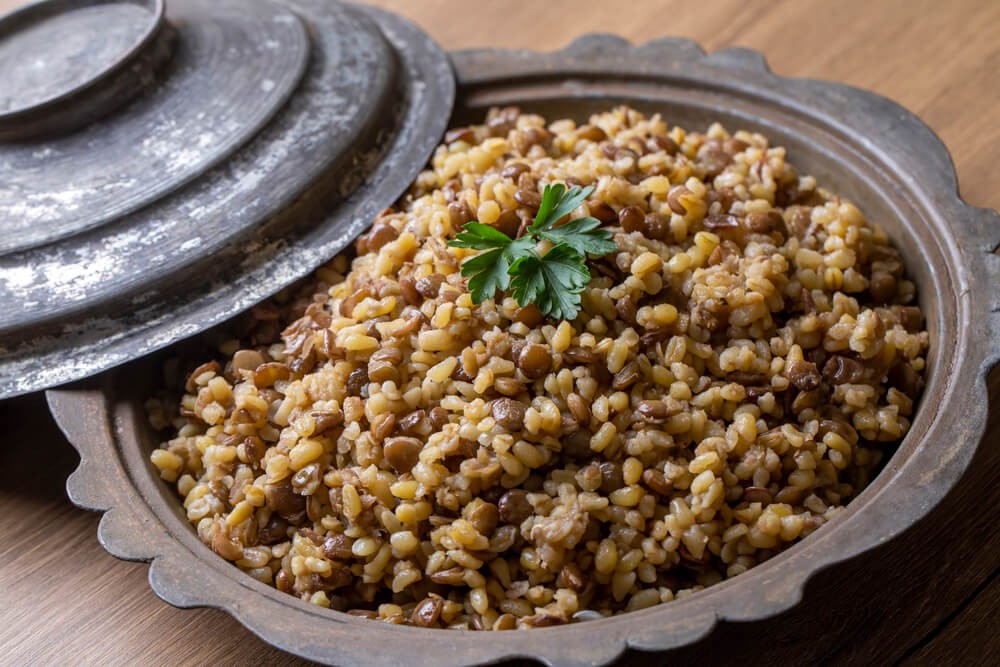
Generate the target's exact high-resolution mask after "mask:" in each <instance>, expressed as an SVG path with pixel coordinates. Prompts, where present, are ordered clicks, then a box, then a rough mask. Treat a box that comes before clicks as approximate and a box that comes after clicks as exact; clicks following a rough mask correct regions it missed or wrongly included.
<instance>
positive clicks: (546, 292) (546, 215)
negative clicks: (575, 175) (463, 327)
mask: <svg viewBox="0 0 1000 667" xmlns="http://www.w3.org/2000/svg"><path fill="white" fill-rule="evenodd" d="M593 192H594V188H593V186H591V187H587V188H582V189H581V188H578V187H576V186H574V187H572V188H570V189H569V190H567V189H566V186H565V185H563V184H561V183H556V184H554V185H546V186H545V190H544V192H543V193H542V203H541V205H540V206H539V207H538V213H537V214H536V215H535V222H534V224H532V225H531V226H530V227H528V229H527V231H526V232H525V234H524V236H521V237H520V238H517V239H512V238H510V237H509V236H507V235H506V234H504V233H503V232H501V231H500V230H498V229H496V228H494V227H490V226H489V225H484V224H483V223H481V222H475V221H473V222H468V223H466V224H465V226H464V227H463V230H464V231H462V233H460V234H459V235H458V236H456V237H455V239H454V240H452V241H449V242H448V245H449V246H451V247H453V248H471V249H473V250H480V251H482V252H480V253H479V254H478V255H476V256H475V257H470V258H469V259H467V260H465V261H464V262H463V263H462V275H463V276H465V277H466V278H469V291H470V292H471V293H472V300H473V302H474V303H482V302H483V301H486V300H487V299H492V298H493V296H494V295H495V294H496V292H497V291H498V290H499V291H501V292H504V291H507V290H508V289H509V290H510V293H511V296H513V297H514V299H515V300H516V301H517V303H518V305H520V306H527V305H528V304H530V303H533V304H535V305H536V306H538V309H539V310H540V311H541V313H542V314H543V315H550V316H552V317H554V318H557V319H566V320H571V319H573V318H575V317H576V315H577V313H579V312H580V293H581V292H583V288H584V287H586V286H587V283H588V282H590V271H589V270H588V269H587V261H586V260H587V255H598V256H600V255H606V254H608V253H609V252H613V251H614V250H615V249H616V246H615V244H614V243H613V242H612V240H611V232H609V231H607V230H606V229H599V227H600V226H601V222H600V221H599V220H597V219H596V218H589V217H588V218H578V219H577V220H570V221H569V222H566V223H565V224H562V225H558V226H557V224H558V222H559V221H560V220H562V219H563V218H565V217H566V216H567V215H569V214H570V213H572V212H573V211H574V210H575V209H576V208H577V207H578V206H579V205H580V204H582V203H583V202H584V200H586V199H587V197H589V196H590V195H591V194H592V193H593ZM540 240H545V241H548V242H549V243H551V244H552V247H551V248H550V249H549V251H548V252H547V253H545V254H544V255H539V254H538V253H537V252H536V251H535V246H536V244H537V243H538V241H540Z"/></svg>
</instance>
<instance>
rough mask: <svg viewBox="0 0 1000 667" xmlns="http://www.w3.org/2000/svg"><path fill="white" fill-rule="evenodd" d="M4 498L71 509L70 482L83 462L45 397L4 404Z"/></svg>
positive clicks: (0, 486) (0, 461)
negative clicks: (64, 433) (59, 504)
mask: <svg viewBox="0 0 1000 667" xmlns="http://www.w3.org/2000/svg"><path fill="white" fill-rule="evenodd" d="M0 423H2V424H4V425H5V429H4V434H3V436H2V438H0V496H2V495H16V496H18V497H19V498H20V499H22V500H29V499H30V500H33V501H35V502H52V501H58V502H61V503H64V504H66V505H70V504H71V503H70V501H69V498H68V497H67V496H66V478H67V477H69V475H70V473H72V472H73V471H74V470H75V469H76V466H77V465H78V464H79V462H80V457H79V456H78V455H77V453H76V450H75V449H73V446H72V445H70V444H69V442H68V441H67V440H66V438H65V437H63V434H62V432H61V431H60V430H59V427H58V426H56V424H55V422H54V421H53V420H52V417H50V416H49V410H48V406H47V405H46V403H45V394H42V393H38V394H29V395H28V396H21V397H18V398H12V399H8V400H6V401H0Z"/></svg>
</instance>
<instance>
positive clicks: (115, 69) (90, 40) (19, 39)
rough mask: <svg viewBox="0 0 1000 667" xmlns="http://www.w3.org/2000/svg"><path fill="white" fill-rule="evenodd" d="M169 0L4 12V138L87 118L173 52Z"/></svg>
mask: <svg viewBox="0 0 1000 667" xmlns="http://www.w3.org/2000/svg"><path fill="white" fill-rule="evenodd" d="M164 3H165V0H111V1H109V0H42V1H41V2H36V3H32V4H30V5H27V6H25V7H22V8H21V9H17V10H15V11H13V12H10V13H8V14H6V15H4V16H0V141H20V140H25V139H31V138H36V137H39V136H46V135H52V134H56V133H60V132H68V131H71V130H74V129H77V128H80V127H83V126H84V125H87V124H89V123H91V122H93V121H95V120H97V119H99V118H100V117H102V116H104V115H105V114H107V113H109V112H110V111H112V110H113V109H115V108H116V107H119V106H120V105H122V104H123V103H124V102H127V101H128V100H129V99H131V98H132V97H133V96H134V95H135V94H136V93H138V92H139V91H140V90H141V89H142V88H143V87H144V86H145V85H146V84H148V83H149V82H150V81H152V80H153V76H154V74H155V71H156V69H157V68H158V67H159V66H160V65H162V64H163V63H164V62H166V60H168V59H169V57H170V54H171V53H172V50H173V45H174V31H173V29H172V28H170V26H169V25H168V24H167V23H166V20H165V19H164Z"/></svg>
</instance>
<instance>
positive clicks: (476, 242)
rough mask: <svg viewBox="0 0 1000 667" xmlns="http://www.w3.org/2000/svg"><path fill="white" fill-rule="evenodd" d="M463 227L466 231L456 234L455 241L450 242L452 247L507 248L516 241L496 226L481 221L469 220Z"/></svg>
mask: <svg viewBox="0 0 1000 667" xmlns="http://www.w3.org/2000/svg"><path fill="white" fill-rule="evenodd" d="M463 229H465V231H464V232H462V233H461V234H459V235H458V236H456V237H455V240H454V241H449V242H448V245H450V246H451V247H452V248H472V249H474V250H488V249H489V248H506V247H507V246H509V245H510V244H511V243H513V241H514V239H512V238H510V237H509V236H507V235H506V234H504V233H503V232H501V231H500V230H499V229H497V228H496V227H490V226H489V225H484V224H483V223H481V222H475V221H473V222H467V223H465V227H464V228H463Z"/></svg>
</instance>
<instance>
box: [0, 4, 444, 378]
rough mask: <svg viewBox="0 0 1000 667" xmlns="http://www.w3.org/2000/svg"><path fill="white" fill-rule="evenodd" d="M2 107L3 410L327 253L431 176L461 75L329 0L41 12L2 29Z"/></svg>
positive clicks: (234, 302) (212, 317)
mask: <svg viewBox="0 0 1000 667" xmlns="http://www.w3.org/2000/svg"><path fill="white" fill-rule="evenodd" d="M43 47H44V48H43ZM85 47H86V48H85ZM35 53H44V56H43V57H38V58H36V57H34V54H35ZM42 82H43V83H42ZM0 91H2V92H0V398H2V397H7V396H13V395H16V394H20V393H25V392H29V391H35V390H39V389H43V388H46V387H50V386H54V385H57V384H62V383H64V382H68V381H71V380H75V379H79V378H82V377H85V376H87V375H91V374H94V373H97V372H99V371H102V370H105V369H107V368H110V367H112V366H114V365H117V364H119V363H122V362H125V361H128V360H129V359H133V358H136V357H138V356H142V355H145V354H147V353H149V352H151V351H153V350H155V349H158V348H160V347H163V346H165V345H168V344H170V343H172V342H174V341H176V340H179V339H181V338H184V337H187V336H190V335H192V334H195V333H198V332H200V331H203V330H204V329H207V328H209V327H211V326H213V325H215V324H218V323H219V322H221V321H223V320H225V319H227V318H229V317H231V316H233V315H235V314H237V313H238V312H240V311H242V310H245V309H246V308H248V307H250V306H252V305H253V304H255V303H257V302H258V301H260V300H261V299H264V298H266V297H267V296H269V295H271V294H274V293H275V292H277V291H279V290H280V289H281V288H283V287H285V286H287V285H289V284H290V283H292V282H294V281H295V280H297V279H298V278H301V277H302V276H304V275H306V274H308V273H309V272H310V271H311V270H313V269H314V268H316V267H317V266H318V265H320V264H321V263H322V262H324V261H326V260H328V259H330V258H331V257H333V255H334V254H336V252H337V251H339V250H340V249H342V248H343V247H344V246H346V245H347V244H348V243H349V242H350V241H351V240H352V239H353V238H355V237H356V236H357V235H358V234H359V233H360V232H361V231H363V229H364V228H365V227H367V225H368V224H370V221H371V219H372V218H373V217H374V215H375V214H376V213H377V212H378V211H379V210H381V209H382V208H384V207H385V206H387V205H389V204H391V203H392V202H393V201H394V200H395V199H396V198H397V197H398V196H399V195H400V194H402V192H403V191H404V190H405V188H406V187H407V185H408V184H409V182H410V181H411V180H412V179H413V178H414V177H415V176H416V174H417V172H418V171H419V169H420V168H421V167H422V166H423V165H424V164H425V163H426V161H427V159H428V157H429V156H430V154H431V152H432V151H433V149H434V146H435V145H436V144H437V142H438V141H439V140H440V137H441V135H442V133H443V132H444V129H445V126H446V123H447V121H448V117H449V115H450V112H451V107H452V102H453V100H454V79H453V74H452V70H451V67H450V64H449V61H448V58H447V56H446V54H445V53H444V52H443V51H442V50H441V49H440V48H439V47H438V46H437V45H436V44H435V43H434V42H433V41H432V40H430V38H428V37H427V36H426V35H425V34H423V33H422V32H420V31H419V30H418V29H417V28H416V27H415V26H413V25H412V24H410V23H408V22H406V21H404V20H402V19H400V18H398V17H396V16H394V15H392V14H388V13H386V12H382V11H379V10H371V9H362V8H360V7H356V6H351V5H344V4H341V3H339V2H333V1H331V0H282V1H280V2H279V1H278V0H169V2H168V3H167V6H166V8H165V9H164V0H119V1H117V2H116V1H109V0H46V1H44V2H40V3H36V4H33V5H29V6H28V7H27V8H25V9H22V10H19V11H16V12H14V13H11V14H8V15H6V16H4V17H0Z"/></svg>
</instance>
